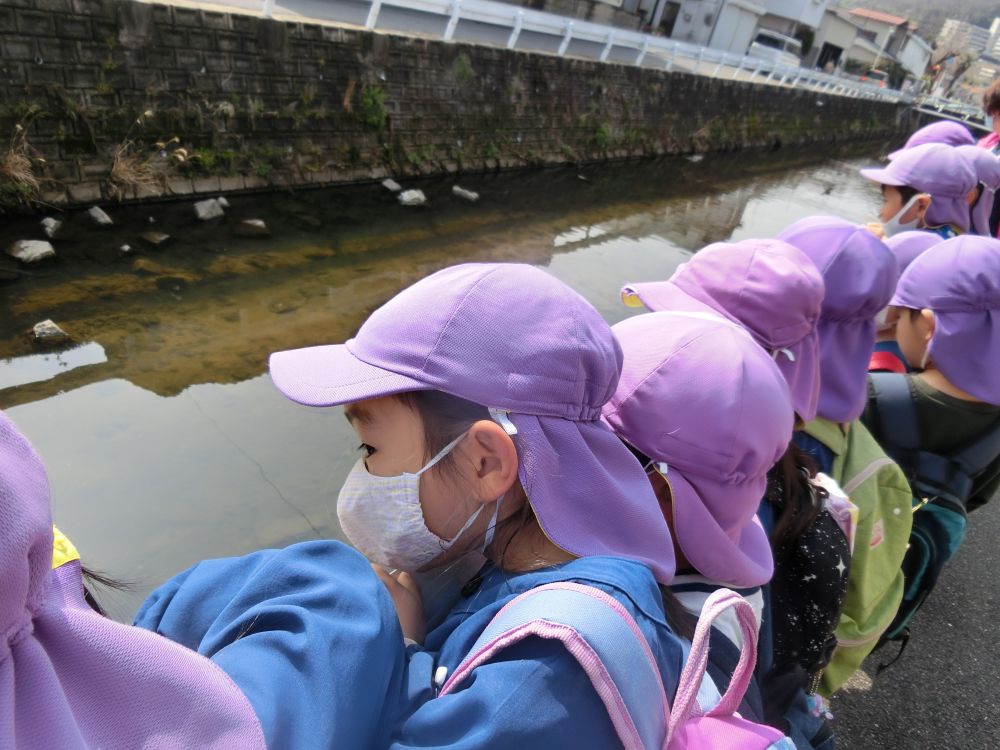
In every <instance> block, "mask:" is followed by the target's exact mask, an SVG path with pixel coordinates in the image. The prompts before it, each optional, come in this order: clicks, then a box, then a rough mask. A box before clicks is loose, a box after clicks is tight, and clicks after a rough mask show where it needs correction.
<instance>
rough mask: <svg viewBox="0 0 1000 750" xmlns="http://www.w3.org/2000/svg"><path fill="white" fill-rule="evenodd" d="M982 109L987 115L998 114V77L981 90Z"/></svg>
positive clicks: (999, 99) (999, 112)
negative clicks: (984, 89)
mask: <svg viewBox="0 0 1000 750" xmlns="http://www.w3.org/2000/svg"><path fill="white" fill-rule="evenodd" d="M983 110H984V111H985V112H986V114H988V115H993V114H998V115H1000V78H998V79H997V80H995V81H993V83H991V84H990V85H989V86H988V87H987V89H986V91H984V92H983Z"/></svg>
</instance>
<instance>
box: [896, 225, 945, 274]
mask: <svg viewBox="0 0 1000 750" xmlns="http://www.w3.org/2000/svg"><path fill="white" fill-rule="evenodd" d="M883 242H885V246H886V247H888V248H889V249H890V250H891V251H892V254H893V255H894V256H896V270H897V271H898V272H899V275H900V276H902V274H903V271H905V270H906V268H907V266H909V265H910V264H911V263H912V262H913V261H915V260H916V259H917V258H919V257H920V256H921V255H923V254H924V253H925V252H927V251H928V250H930V249H931V248H932V247H934V246H935V245H940V244H941V243H942V242H944V238H943V237H942V236H941V235H940V234H938V233H937V232H925V231H923V230H919V229H918V230H914V231H912V232H900V233H899V234H894V235H893V236H892V237H887V238H885V239H884V240H883Z"/></svg>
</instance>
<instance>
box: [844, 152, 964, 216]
mask: <svg viewBox="0 0 1000 750" xmlns="http://www.w3.org/2000/svg"><path fill="white" fill-rule="evenodd" d="M861 175H862V176H863V177H866V178H868V179H869V180H873V181H874V182H877V183H879V184H881V185H892V186H894V187H910V188H913V189H914V190H918V191H920V192H921V193H927V194H928V195H929V196H931V205H930V206H929V207H928V209H927V214H926V216H925V217H924V221H925V222H926V223H927V224H928V225H929V226H940V225H943V224H953V225H954V226H956V227H958V228H959V229H961V230H962V231H963V232H967V231H968V230H969V204H968V202H967V201H966V198H967V197H968V194H969V191H970V190H972V189H973V188H974V187H975V186H976V183H977V182H978V180H977V179H976V172H975V170H974V169H973V167H972V164H971V163H970V162H969V159H968V158H967V157H965V156H963V155H962V154H961V153H960V152H959V151H958V149H956V148H955V147H954V146H947V145H945V144H943V143H925V144H923V145H921V146H914V147H913V148H907V149H904V150H903V152H902V153H901V154H899V156H897V157H896V158H895V159H893V160H892V161H890V162H889V164H887V165H886V166H885V167H871V168H868V169H862V170H861Z"/></svg>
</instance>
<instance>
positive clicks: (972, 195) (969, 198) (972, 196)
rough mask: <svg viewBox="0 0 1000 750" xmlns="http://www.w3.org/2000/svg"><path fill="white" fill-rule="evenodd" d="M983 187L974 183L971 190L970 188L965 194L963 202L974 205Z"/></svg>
mask: <svg viewBox="0 0 1000 750" xmlns="http://www.w3.org/2000/svg"><path fill="white" fill-rule="evenodd" d="M982 190H983V187H982V185H976V186H975V187H974V188H972V190H970V191H969V192H968V193H967V194H966V196H965V202H966V203H968V204H969V205H970V206H974V205H976V201H978V200H979V196H980V195H982Z"/></svg>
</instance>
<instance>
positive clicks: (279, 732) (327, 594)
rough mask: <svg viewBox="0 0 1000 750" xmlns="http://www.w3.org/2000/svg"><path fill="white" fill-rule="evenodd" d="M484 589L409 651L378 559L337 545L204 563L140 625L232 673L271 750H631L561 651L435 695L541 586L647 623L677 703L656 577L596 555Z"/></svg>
mask: <svg viewBox="0 0 1000 750" xmlns="http://www.w3.org/2000/svg"><path fill="white" fill-rule="evenodd" d="M480 577H481V580H482V582H481V584H480V585H478V587H472V586H470V587H467V588H466V591H467V592H468V595H467V596H463V597H462V598H461V599H459V601H458V602H457V604H456V605H455V606H454V607H453V608H452V610H451V612H450V613H449V614H448V615H447V616H446V617H445V619H444V620H443V622H442V624H441V625H439V626H438V627H436V628H434V630H432V631H431V632H430V633H429V634H428V635H427V638H426V639H425V642H424V645H422V646H410V647H409V648H408V649H404V647H403V640H402V633H401V632H400V629H399V624H398V620H397V618H396V614H395V609H394V608H393V605H392V601H391V598H390V597H389V595H388V592H387V591H386V590H385V587H384V586H383V584H382V583H381V581H379V580H378V578H377V577H376V576H375V575H374V573H373V572H372V571H371V569H370V567H369V565H368V562H367V561H366V560H365V559H364V558H363V557H362V556H361V555H360V554H358V553H357V552H356V551H354V550H353V549H351V548H350V547H347V546H346V545H343V544H341V543H339V542H333V541H320V542H305V543H302V544H296V545H293V546H291V547H288V548H286V549H283V550H267V551H263V552H257V553H254V554H251V555H247V556H245V557H240V558H232V559H226V560H210V561H206V562H202V563H199V564H198V565H195V566H194V567H193V568H191V569H189V570H188V571H186V572H184V573H181V574H180V575H178V576H176V577H175V578H173V579H171V580H170V581H168V582H167V583H166V584H164V586H162V587H161V588H160V589H158V590H157V591H156V592H154V594H153V595H152V596H151V597H150V599H149V600H148V601H147V602H146V603H145V604H144V605H143V607H142V608H141V609H140V611H139V614H138V615H137V617H136V624H137V625H139V626H141V627H145V628H148V629H151V630H156V631H157V632H159V633H161V634H163V635H164V636H166V637H168V638H170V639H172V640H174V641H178V642H180V643H182V644H184V645H186V646H188V647H190V648H193V649H195V650H197V651H199V652H201V653H203V654H205V655H207V656H209V657H210V658H211V659H212V660H213V661H215V662H216V663H217V664H219V666H221V667H222V668H223V669H224V670H225V671H226V672H227V673H228V674H229V675H230V676H231V677H232V678H233V680H234V681H235V682H236V684H237V685H238V686H239V687H240V688H241V689H242V690H243V691H244V693H246V695H247V697H248V698H249V700H250V702H251V704H252V705H253V707H254V709H255V710H256V711H257V715H258V717H259V718H260V721H261V725H262V726H263V728H264V734H265V736H266V738H267V740H268V744H269V746H272V747H281V748H303V749H306V748H309V749H310V750H311V749H312V748H322V747H330V748H368V747H371V748H386V747H388V748H393V750H403V748H430V747H434V748H453V749H455V750H458V749H459V748H510V747H516V748H517V749H518V750H536V749H537V750H543V749H544V750H549V749H550V748H552V747H576V748H601V749H602V750H603V749H604V748H609V747H617V746H618V745H619V744H620V743H619V741H618V739H617V735H616V734H615V731H614V727H613V726H612V723H611V719H610V718H609V717H608V714H607V711H606V710H605V708H604V704H603V703H602V702H601V700H600V698H599V697H598V695H597V693H596V692H595V690H594V688H593V687H592V685H591V683H590V680H589V679H588V678H587V676H586V674H585V673H584V671H583V669H582V667H580V665H579V664H578V662H577V661H576V659H574V658H573V657H572V656H570V654H569V653H568V652H567V651H566V650H565V648H564V647H563V645H562V644H561V643H560V642H558V641H551V640H544V639H540V638H528V639H526V640H524V641H522V642H520V643H518V644H516V645H514V646H511V647H510V648H508V649H505V650H504V651H503V652H501V653H500V654H498V655H497V656H496V658H495V659H493V660H492V661H490V662H488V663H487V664H484V665H482V666H480V667H479V668H477V669H476V670H475V671H474V672H473V674H472V675H470V676H469V677H468V678H467V679H466V681H465V682H464V683H463V684H462V685H461V686H459V687H458V688H456V689H455V691H454V692H453V693H451V694H450V695H447V696H444V697H440V698H439V697H436V692H437V689H436V686H435V682H434V678H435V676H438V678H439V680H440V677H441V668H442V667H443V668H445V669H446V670H447V674H449V675H450V674H451V673H452V672H453V671H454V670H455V669H456V668H457V667H458V666H459V664H460V663H461V662H462V660H463V659H464V658H465V657H466V656H467V654H468V650H469V649H470V648H471V647H472V644H473V643H474V642H475V640H476V639H477V638H478V636H479V635H480V633H481V632H482V631H483V630H484V629H485V628H486V626H487V624H488V623H489V622H490V620H491V619H492V618H493V616H494V615H495V614H496V613H497V612H498V611H499V610H500V608H501V607H503V606H504V605H505V604H506V603H507V602H509V601H510V600H511V599H513V598H514V597H515V596H517V595H518V594H521V593H523V592H525V591H527V590H529V589H531V588H534V587H536V586H540V585H542V584H545V583H553V582H557V581H573V582H577V583H582V584H585V585H589V586H593V587H595V588H597V589H600V590H601V591H604V592H605V593H607V594H609V595H610V596H612V597H614V598H615V599H616V600H617V601H619V602H620V603H621V604H622V605H623V606H624V607H625V609H626V610H628V612H629V613H630V614H631V615H632V616H633V617H634V618H635V620H636V622H637V623H638V625H639V629H640V630H641V631H642V633H643V635H644V636H645V637H646V639H647V641H648V642H649V644H650V647H651V649H652V651H653V654H654V656H655V658H656V660H657V663H658V665H659V667H660V673H661V675H662V677H663V682H664V686H665V688H666V690H667V693H668V697H669V698H670V699H671V700H672V699H673V696H674V692H675V691H676V689H677V683H678V681H679V677H680V672H681V669H682V668H683V663H684V655H685V646H684V644H683V642H682V641H681V640H680V639H679V638H678V637H677V636H676V635H674V633H673V632H672V631H671V630H670V628H669V626H668V625H667V623H666V619H665V616H664V614H663V606H662V601H661V598H660V592H659V588H658V586H657V584H656V581H655V579H654V578H653V575H652V573H651V571H650V570H649V569H648V568H647V567H646V566H644V565H642V564H640V563H637V562H634V561H630V560H623V559H620V558H614V557H587V558H581V559H578V560H573V561H571V562H568V563H565V564H562V565H558V566H552V567H548V568H544V569H542V570H539V571H533V572H528V573H517V574H512V573H508V572H505V571H502V570H499V569H497V568H496V567H495V566H493V565H487V566H486V567H485V568H484V569H483V571H481V573H480ZM472 589H474V590H472Z"/></svg>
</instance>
